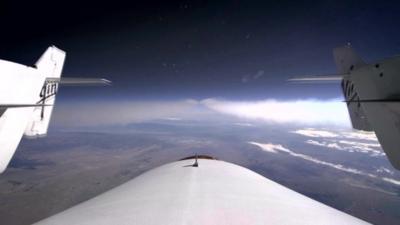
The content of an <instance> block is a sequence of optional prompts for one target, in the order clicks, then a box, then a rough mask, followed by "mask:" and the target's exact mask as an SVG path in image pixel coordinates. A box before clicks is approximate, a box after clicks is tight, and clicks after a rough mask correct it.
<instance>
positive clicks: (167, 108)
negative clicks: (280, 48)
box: [54, 99, 350, 127]
mask: <svg viewBox="0 0 400 225" xmlns="http://www.w3.org/2000/svg"><path fill="white" fill-rule="evenodd" d="M227 116H228V117H229V116H230V118H231V119H234V120H239V121H240V120H243V119H246V121H249V120H254V122H260V121H261V122H272V123H289V124H291V123H296V124H307V125H317V124H320V125H325V124H327V125H337V126H345V127H350V122H349V118H348V114H347V109H346V106H345V104H343V103H342V102H340V101H339V100H330V101H318V100H298V101H277V100H274V99H267V100H263V101H225V100H219V99H205V100H201V101H197V100H193V99H188V100H176V101H118V102H112V101H100V102H99V101H94V102H91V101H88V102H69V103H58V104H57V105H56V107H55V113H54V118H55V121H56V123H58V125H66V126H71V125H84V126H91V125H110V124H127V123H133V122H141V121H149V120H155V119H167V120H168V119H169V120H173V119H176V118H177V119H181V120H185V119H189V120H191V119H196V120H209V119H210V117H214V119H216V118H218V119H226V118H228V117H227ZM249 122H251V121H249Z"/></svg>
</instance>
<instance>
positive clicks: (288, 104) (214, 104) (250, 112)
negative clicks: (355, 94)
mask: <svg viewBox="0 0 400 225" xmlns="http://www.w3.org/2000/svg"><path fill="white" fill-rule="evenodd" d="M201 103H202V104H204V105H205V106H207V107H208V108H210V109H212V110H214V111H217V112H220V113H223V114H229V115H233V116H237V117H240V118H245V119H256V120H263V121H267V122H276V123H300V124H334V125H341V126H346V127H349V125H350V123H349V117H348V113H347V109H346V105H345V104H343V103H342V102H341V101H340V100H335V99H334V100H329V101H319V100H312V99H310V100H297V101H277V100H274V99H267V100H263V101H225V100H218V99H206V100H203V101H201Z"/></svg>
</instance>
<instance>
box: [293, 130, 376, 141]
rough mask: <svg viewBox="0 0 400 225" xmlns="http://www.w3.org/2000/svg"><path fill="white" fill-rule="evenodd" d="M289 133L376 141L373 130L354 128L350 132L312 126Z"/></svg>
mask: <svg viewBox="0 0 400 225" xmlns="http://www.w3.org/2000/svg"><path fill="white" fill-rule="evenodd" d="M291 133H294V134H300V135H303V136H307V137H319V138H336V137H340V138H344V139H357V140H365V141H375V142H376V141H378V139H377V138H376V136H375V133H374V132H368V131H357V130H354V131H352V132H349V131H331V130H330V131H327V130H321V129H313V128H307V129H301V130H295V131H292V132H291Z"/></svg>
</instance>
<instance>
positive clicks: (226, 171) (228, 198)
mask: <svg viewBox="0 0 400 225" xmlns="http://www.w3.org/2000/svg"><path fill="white" fill-rule="evenodd" d="M193 164H194V159H190V158H189V159H186V160H181V161H177V162H173V163H170V164H166V165H163V166H161V167H158V168H156V169H153V170H151V171H148V172H146V173H144V174H142V175H140V176H138V177H137V178H135V179H133V180H131V181H129V182H127V183H125V184H123V185H121V186H119V187H117V188H114V189H112V190H110V191H108V192H106V193H104V194H101V195H99V196H97V197H95V198H93V199H91V200H88V201H86V202H83V203H81V204H79V205H77V206H75V207H72V208H70V209H68V210H66V211H63V212H61V213H59V214H56V215H54V216H52V217H49V218H47V219H44V220H42V221H39V222H38V223H36V224H41V225H46V224H49V225H50V224H51V225H56V224H85V225H86V224H97V225H101V224H147V225H149V224H164V225H165V224H202V225H203V224H207V225H210V224H218V225H223V224H230V225H232V224H233V225H234V224H240V225H242V224H252V225H253V224H269V225H274V224H280V225H281V224H285V225H291V224H324V225H329V224H334V225H340V224H353V225H354V224H368V223H366V222H364V221H362V220H360V219H357V218H355V217H353V216H350V215H348V214H345V213H343V212H340V211H338V210H336V209H334V208H331V207H329V206H326V205H324V204H321V203H319V202H317V201H315V200H312V199H310V198H308V197H306V196H304V195H301V194H299V193H297V192H295V191H292V190H290V189H288V188H286V187H284V186H281V185H279V184H277V183H275V182H273V181H271V180H268V179H266V178H265V177H263V176H261V175H259V174H257V173H255V172H252V171H251V170H248V169H246V168H243V167H241V166H238V165H234V164H231V163H227V162H224V161H220V160H214V159H199V160H198V166H197V167H194V166H193Z"/></svg>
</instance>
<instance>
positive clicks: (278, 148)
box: [248, 142, 400, 186]
mask: <svg viewBox="0 0 400 225" xmlns="http://www.w3.org/2000/svg"><path fill="white" fill-rule="evenodd" d="M248 143H249V144H252V145H255V146H257V147H259V148H260V149H261V150H263V151H266V152H270V153H271V152H272V153H278V152H285V153H288V154H289V155H291V156H293V157H296V158H300V159H303V160H306V161H309V162H313V163H316V164H320V165H324V166H328V167H331V168H334V169H337V170H340V171H343V172H347V173H352V174H357V175H362V176H367V177H371V178H375V179H381V180H383V181H385V182H389V183H391V184H395V185H399V186H400V181H399V180H395V179H392V178H388V177H378V176H376V175H374V174H372V173H367V172H364V171H361V170H358V169H355V168H351V167H346V166H344V165H342V164H335V163H330V162H326V161H323V160H319V159H317V158H314V157H311V156H308V155H304V154H299V153H296V152H293V151H292V150H290V149H288V148H285V147H283V146H282V145H280V144H273V143H258V142H248Z"/></svg>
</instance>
